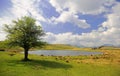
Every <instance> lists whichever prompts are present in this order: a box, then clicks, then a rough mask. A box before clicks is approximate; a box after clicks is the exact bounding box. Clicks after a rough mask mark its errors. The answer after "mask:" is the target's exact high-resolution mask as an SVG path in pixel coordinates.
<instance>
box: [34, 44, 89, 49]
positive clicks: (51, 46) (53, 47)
mask: <svg viewBox="0 0 120 76" xmlns="http://www.w3.org/2000/svg"><path fill="white" fill-rule="evenodd" d="M33 49H43V50H90V48H79V47H76V46H71V45H65V44H48V45H46V46H44V47H42V48H40V47H36V48H33Z"/></svg>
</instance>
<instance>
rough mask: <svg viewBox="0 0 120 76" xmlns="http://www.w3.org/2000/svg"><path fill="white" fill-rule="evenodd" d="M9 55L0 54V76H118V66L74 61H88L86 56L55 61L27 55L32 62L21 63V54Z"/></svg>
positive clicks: (49, 57) (50, 57)
mask: <svg viewBox="0 0 120 76" xmlns="http://www.w3.org/2000/svg"><path fill="white" fill-rule="evenodd" d="M10 54H11V52H0V76H120V66H119V65H117V64H92V63H84V62H83V63H82V62H81V63H77V62H75V61H74V59H83V60H84V59H88V57H86V56H85V57H84V56H79V57H77V56H76V57H63V58H64V59H56V58H57V57H54V56H53V57H52V56H39V55H29V58H30V59H31V60H32V61H28V62H23V61H21V59H22V58H23V54H19V53H15V55H13V56H10ZM66 59H69V62H66ZM70 59H71V60H70Z"/></svg>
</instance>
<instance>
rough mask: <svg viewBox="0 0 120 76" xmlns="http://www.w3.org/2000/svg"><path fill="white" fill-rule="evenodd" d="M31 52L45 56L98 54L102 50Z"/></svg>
mask: <svg viewBox="0 0 120 76" xmlns="http://www.w3.org/2000/svg"><path fill="white" fill-rule="evenodd" d="M29 54H36V55H45V56H48V55H49V56H79V55H98V54H103V53H102V52H87V51H70V50H37V51H29Z"/></svg>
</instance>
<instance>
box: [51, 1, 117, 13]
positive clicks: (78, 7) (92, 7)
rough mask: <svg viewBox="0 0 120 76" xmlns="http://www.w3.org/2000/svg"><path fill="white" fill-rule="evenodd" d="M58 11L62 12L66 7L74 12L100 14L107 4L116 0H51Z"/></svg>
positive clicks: (109, 4)
mask: <svg viewBox="0 0 120 76" xmlns="http://www.w3.org/2000/svg"><path fill="white" fill-rule="evenodd" d="M50 3H51V5H52V6H53V7H55V8H56V11H58V12H62V11H64V10H66V9H68V10H69V11H72V12H74V13H77V12H79V13H82V14H100V13H102V12H105V11H106V7H105V6H111V5H113V4H114V3H115V0H50Z"/></svg>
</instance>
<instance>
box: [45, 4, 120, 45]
mask: <svg viewBox="0 0 120 76" xmlns="http://www.w3.org/2000/svg"><path fill="white" fill-rule="evenodd" d="M119 9H120V3H117V4H116V5H115V6H113V7H112V9H111V10H110V11H111V12H112V13H110V14H107V15H106V18H107V20H106V21H104V22H103V23H102V24H101V26H100V27H99V28H98V29H97V30H92V31H91V32H90V33H82V34H81V35H79V34H72V33H71V32H68V33H62V34H53V33H47V36H46V38H45V40H46V41H48V42H49V43H61V44H71V45H77V46H86V47H96V46H101V45H104V44H111V45H114V46H120V43H119V42H120V21H119V20H120V10H119ZM50 38H51V39H53V40H49V39H50Z"/></svg>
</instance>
